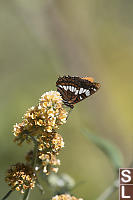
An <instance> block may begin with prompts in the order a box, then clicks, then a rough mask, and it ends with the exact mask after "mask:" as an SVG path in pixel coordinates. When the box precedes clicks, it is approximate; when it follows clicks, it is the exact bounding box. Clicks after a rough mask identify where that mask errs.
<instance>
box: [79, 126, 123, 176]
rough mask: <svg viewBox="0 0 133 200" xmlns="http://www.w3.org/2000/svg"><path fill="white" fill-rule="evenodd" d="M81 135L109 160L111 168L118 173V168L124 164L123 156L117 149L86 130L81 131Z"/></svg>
mask: <svg viewBox="0 0 133 200" xmlns="http://www.w3.org/2000/svg"><path fill="white" fill-rule="evenodd" d="M82 133H83V134H84V135H85V136H86V137H87V138H88V139H89V140H91V141H92V142H93V143H94V144H95V145H96V146H97V147H98V148H99V149H100V150H101V151H102V152H103V153H104V154H105V155H106V156H107V157H108V158H109V160H110V161H111V163H112V165H113V167H114V168H115V170H116V172H117V173H118V170H119V168H120V167H123V164H124V162H123V155H122V153H121V151H120V150H119V148H118V147H117V146H116V145H115V144H113V143H111V142H110V141H108V140H106V139H103V138H101V137H99V136H97V135H94V134H92V133H90V132H89V131H88V130H87V129H85V130H84V131H83V130H82Z"/></svg>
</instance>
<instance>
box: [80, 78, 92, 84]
mask: <svg viewBox="0 0 133 200" xmlns="http://www.w3.org/2000/svg"><path fill="white" fill-rule="evenodd" d="M82 79H85V80H88V81H90V82H91V83H93V82H94V79H93V78H92V77H82Z"/></svg>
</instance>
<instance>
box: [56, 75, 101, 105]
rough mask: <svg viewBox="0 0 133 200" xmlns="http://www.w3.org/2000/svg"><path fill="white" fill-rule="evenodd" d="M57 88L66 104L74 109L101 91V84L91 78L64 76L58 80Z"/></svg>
mask: <svg viewBox="0 0 133 200" xmlns="http://www.w3.org/2000/svg"><path fill="white" fill-rule="evenodd" d="M56 86H57V91H58V92H59V93H60V94H61V96H62V99H63V102H64V104H65V105H67V106H69V107H71V108H73V107H74V106H73V105H74V104H76V103H78V102H80V101H82V100H84V99H85V98H87V97H89V96H91V95H92V94H94V93H95V92H96V91H97V90H98V89H99V87H100V84H99V83H96V82H94V81H93V79H92V78H89V77H85V78H80V77H71V76H63V77H59V78H58V80H57V82H56Z"/></svg>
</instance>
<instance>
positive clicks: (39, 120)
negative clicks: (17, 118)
mask: <svg viewBox="0 0 133 200" xmlns="http://www.w3.org/2000/svg"><path fill="white" fill-rule="evenodd" d="M67 115H68V113H67V112H66V110H65V109H64V108H63V103H62V98H61V96H60V94H59V92H55V91H50V92H46V93H44V94H43V95H42V97H41V99H40V101H39V104H38V105H37V106H35V107H34V106H33V107H31V108H30V109H29V110H28V111H27V112H26V114H25V115H24V117H23V121H22V123H19V124H16V125H14V131H13V132H14V136H15V141H16V142H18V144H21V143H22V142H23V141H24V140H25V139H26V140H27V141H30V139H29V136H31V135H32V136H36V135H43V134H44V133H45V132H46V133H52V132H55V131H56V130H57V129H58V128H59V126H60V125H62V124H64V123H66V119H67Z"/></svg>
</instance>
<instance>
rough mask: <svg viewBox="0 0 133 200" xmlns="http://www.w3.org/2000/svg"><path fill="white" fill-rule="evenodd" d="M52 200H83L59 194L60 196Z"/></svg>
mask: <svg viewBox="0 0 133 200" xmlns="http://www.w3.org/2000/svg"><path fill="white" fill-rule="evenodd" d="M52 200H83V199H81V198H80V199H77V198H76V197H74V196H70V195H69V194H61V195H56V196H55V197H53V198H52Z"/></svg>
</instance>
